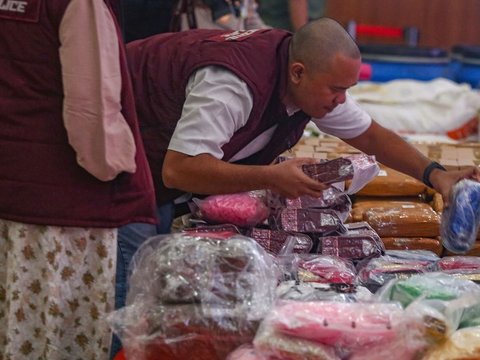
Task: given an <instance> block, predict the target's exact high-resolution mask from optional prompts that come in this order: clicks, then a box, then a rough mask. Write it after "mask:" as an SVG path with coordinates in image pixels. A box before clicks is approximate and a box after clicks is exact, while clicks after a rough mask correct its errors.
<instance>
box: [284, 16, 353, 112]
mask: <svg viewBox="0 0 480 360" xmlns="http://www.w3.org/2000/svg"><path fill="white" fill-rule="evenodd" d="M360 65H361V55H360V51H359V49H358V46H357V44H356V43H355V41H354V40H353V39H352V38H351V37H350V35H349V34H348V33H347V31H346V30H345V29H344V28H343V27H342V26H341V25H340V24H339V23H337V22H336V21H335V20H332V19H329V18H321V19H318V20H315V21H312V22H310V23H308V24H306V25H305V26H303V27H302V28H301V29H300V30H298V31H297V32H296V33H295V34H294V36H293V38H292V42H291V45H290V52H289V64H288V85H287V94H286V97H285V101H286V103H287V104H288V105H291V106H294V107H298V108H300V109H302V110H303V111H304V112H306V113H307V114H309V115H310V116H312V117H316V118H321V117H323V116H325V115H326V114H327V113H329V112H331V111H333V109H334V108H335V107H336V106H338V105H339V104H342V103H343V102H345V100H346V90H347V89H348V88H349V87H351V86H353V85H355V84H356V83H357V81H358V76H359V72H360Z"/></svg>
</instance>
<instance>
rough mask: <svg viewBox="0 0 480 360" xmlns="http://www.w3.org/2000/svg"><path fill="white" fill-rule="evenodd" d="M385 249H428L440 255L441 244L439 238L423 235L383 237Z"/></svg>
mask: <svg viewBox="0 0 480 360" xmlns="http://www.w3.org/2000/svg"><path fill="white" fill-rule="evenodd" d="M382 242H383V244H384V245H385V249H386V250H428V251H432V252H433V253H435V254H436V255H438V256H440V255H441V254H442V252H443V246H442V243H441V241H440V240H438V239H432V238H424V237H383V238H382Z"/></svg>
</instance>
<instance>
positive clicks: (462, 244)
mask: <svg viewBox="0 0 480 360" xmlns="http://www.w3.org/2000/svg"><path fill="white" fill-rule="evenodd" d="M479 227H480V183H478V182H476V181H472V180H468V179H465V180H461V181H459V182H458V183H457V184H456V185H455V186H454V187H453V192H452V199H451V202H450V206H449V207H448V208H446V209H445V210H444V211H443V213H442V224H441V237H442V242H443V246H444V247H445V248H446V249H447V250H449V251H451V252H453V253H456V254H461V253H465V252H467V251H468V250H470V249H471V248H472V247H473V244H474V242H475V240H476V239H477V234H478V229H479Z"/></svg>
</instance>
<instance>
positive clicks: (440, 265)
mask: <svg viewBox="0 0 480 360" xmlns="http://www.w3.org/2000/svg"><path fill="white" fill-rule="evenodd" d="M436 267H437V269H438V270H440V271H444V270H477V269H480V258H478V257H473V256H446V257H444V258H441V259H440V260H438V261H437V263H436Z"/></svg>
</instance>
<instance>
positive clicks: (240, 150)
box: [127, 18, 480, 241]
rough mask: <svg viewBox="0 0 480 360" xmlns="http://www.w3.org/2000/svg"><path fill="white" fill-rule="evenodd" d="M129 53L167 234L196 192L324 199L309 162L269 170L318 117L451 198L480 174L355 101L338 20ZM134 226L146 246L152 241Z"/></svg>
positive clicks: (350, 58) (200, 33)
mask: <svg viewBox="0 0 480 360" xmlns="http://www.w3.org/2000/svg"><path fill="white" fill-rule="evenodd" d="M127 56H128V60H129V66H130V71H131V74H132V76H133V78H132V81H133V85H134V93H135V96H136V101H137V109H138V115H139V121H140V124H141V128H142V137H143V141H144V144H145V148H146V151H147V156H148V160H149V164H150V168H151V171H152V176H153V178H154V184H155V190H156V196H157V204H158V209H159V210H160V209H161V211H163V212H164V214H165V215H166V216H165V217H164V218H163V219H162V220H163V221H164V222H165V225H166V227H165V229H168V223H169V220H168V214H170V218H171V214H172V213H173V212H172V211H173V208H174V206H175V204H178V203H179V202H180V201H182V200H185V196H188V194H189V193H194V194H202V195H210V194H225V193H236V192H243V191H250V190H256V189H270V190H273V191H275V192H277V193H279V194H281V195H283V196H285V197H288V198H295V197H298V196H301V195H310V196H313V197H318V196H320V194H321V193H322V191H323V190H324V189H325V188H326V186H325V185H324V184H322V183H320V182H318V181H315V180H313V179H311V178H309V177H308V176H306V175H305V174H304V173H303V172H302V171H301V169H300V166H301V165H302V164H305V163H308V162H312V161H314V160H313V159H294V160H289V161H285V162H282V163H279V164H275V165H271V163H272V161H273V160H274V159H275V158H276V157H277V156H278V155H279V154H281V153H283V152H284V151H286V150H287V149H289V148H290V147H292V146H293V145H295V144H296V143H297V141H298V140H299V139H300V137H301V136H302V134H303V130H304V128H305V126H306V124H307V123H308V122H309V121H310V120H312V121H313V122H314V123H315V124H316V126H317V127H318V128H319V129H320V130H321V131H323V132H325V133H328V134H331V135H334V136H337V137H339V138H341V139H343V140H344V141H346V142H347V143H348V144H350V145H352V146H354V147H356V148H357V149H359V150H361V151H363V152H365V153H367V154H374V155H376V157H377V159H378V160H379V161H380V162H382V163H383V164H385V165H387V166H389V167H391V168H394V169H396V170H399V171H401V172H404V173H406V174H408V175H411V176H413V177H415V178H417V179H423V180H424V182H426V183H427V184H428V185H430V186H432V187H434V188H435V189H436V190H437V191H438V192H440V193H441V194H442V195H443V196H444V197H445V198H448V194H449V192H450V189H451V187H452V186H453V185H454V184H455V183H456V182H457V181H458V180H459V179H461V178H465V177H468V178H475V179H479V178H480V177H479V170H478V168H474V167H472V168H468V169H466V170H464V171H444V170H443V169H441V168H440V166H439V165H438V164H436V163H433V162H432V161H431V160H429V159H428V158H426V157H425V156H423V155H422V154H421V153H420V152H418V151H417V150H416V149H415V148H414V147H413V146H411V145H410V144H408V143H407V142H405V141H404V140H403V139H402V138H401V137H399V136H398V135H396V134H395V133H393V132H392V131H389V130H388V129H385V128H383V127H382V126H380V125H378V124H377V123H376V122H375V121H374V120H373V119H371V118H370V116H369V115H368V114H367V113H366V112H365V111H364V110H362V109H361V108H360V107H359V106H358V105H357V104H356V103H355V101H354V100H353V99H352V98H351V97H350V96H349V94H348V89H349V88H350V87H352V86H353V85H355V84H356V83H357V81H358V77H359V72H360V66H361V55H360V51H359V49H358V47H357V45H356V44H355V42H354V41H353V39H352V38H351V37H350V36H349V35H348V33H347V32H346V31H345V29H344V28H343V27H342V26H341V25H340V24H338V23H337V22H336V21H334V20H332V19H329V18H321V19H319V20H315V21H312V22H309V23H308V24H306V25H305V26H303V27H302V28H301V29H300V30H299V31H298V32H296V33H295V34H293V35H292V34H291V33H290V32H288V31H284V30H279V29H262V30H254V31H243V32H242V31H232V32H229V33H228V32H227V33H226V32H225V31H216V30H191V31H188V32H181V33H170V34H163V35H157V36H154V37H151V38H148V39H144V40H139V41H136V42H132V43H130V44H129V45H128V46H127ZM151 89H155V91H154V92H152V91H151ZM127 227H128V228H130V230H131V231H132V236H135V234H136V235H139V237H140V240H139V241H141V238H142V237H143V238H144V237H145V236H144V235H142V234H141V231H137V230H139V229H136V228H135V226H134V225H129V226H127ZM153 231H155V229H154V230H153Z"/></svg>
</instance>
